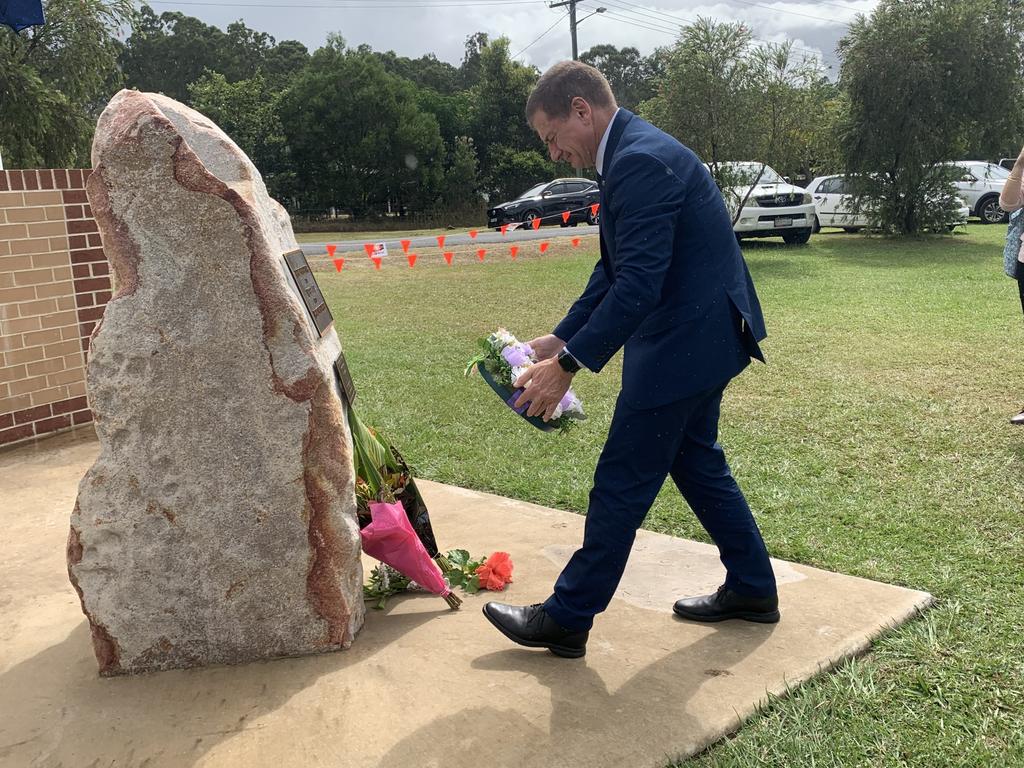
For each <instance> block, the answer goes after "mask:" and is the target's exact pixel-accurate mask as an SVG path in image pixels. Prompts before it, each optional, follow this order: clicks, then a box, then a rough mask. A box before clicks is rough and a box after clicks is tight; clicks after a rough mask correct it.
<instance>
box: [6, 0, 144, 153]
mask: <svg viewBox="0 0 1024 768" xmlns="http://www.w3.org/2000/svg"><path fill="white" fill-rule="evenodd" d="M44 12H45V16H46V24H45V25H43V26H42V27H32V28H30V29H25V30H22V31H21V32H20V33H15V32H13V31H12V30H10V29H9V28H7V27H4V28H3V29H0V152H2V153H3V158H4V162H5V164H7V165H9V166H13V167H32V166H44V167H52V166H56V167H64V166H71V167H78V166H84V165H88V163H89V153H90V145H91V143H92V135H93V130H94V128H95V125H96V118H97V117H98V116H99V112H100V110H101V109H102V107H103V106H104V105H105V104H106V102H107V101H108V100H109V99H110V97H111V96H113V94H114V93H115V92H116V91H117V89H118V88H119V86H120V83H119V76H118V72H117V52H118V41H117V34H118V31H119V30H120V29H121V28H122V27H123V26H125V25H130V24H131V23H132V22H133V19H134V10H133V8H132V3H131V0H48V2H45V3H44Z"/></svg>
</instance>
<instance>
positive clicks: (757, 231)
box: [722, 162, 815, 245]
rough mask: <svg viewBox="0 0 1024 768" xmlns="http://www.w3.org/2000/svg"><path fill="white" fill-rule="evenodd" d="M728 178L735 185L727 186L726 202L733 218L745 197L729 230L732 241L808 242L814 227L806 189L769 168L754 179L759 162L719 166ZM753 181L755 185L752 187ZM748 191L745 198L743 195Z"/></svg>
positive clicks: (809, 198)
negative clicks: (735, 181)
mask: <svg viewBox="0 0 1024 768" xmlns="http://www.w3.org/2000/svg"><path fill="white" fill-rule="evenodd" d="M722 165H723V169H724V171H725V172H726V174H727V175H728V176H730V177H735V178H737V179H739V184H738V185H736V186H732V187H728V188H727V189H726V190H725V192H726V203H727V205H728V206H729V210H730V212H731V213H732V215H733V217H736V209H737V208H738V207H739V204H740V203H741V202H742V201H743V198H744V196H746V198H747V201H746V203H744V205H743V210H742V211H740V214H739V217H737V218H736V223H735V224H733V231H734V232H735V233H736V239H738V240H742V239H743V238H746V237H781V238H782V239H783V240H784V241H785V242H786V243H787V244H789V245H799V244H802V243H806V242H807V241H808V240H810V239H811V231H812V227H813V224H814V213H815V211H814V202H813V201H812V200H811V196H810V195H809V194H807V190H805V189H804V188H803V187H797V186H794V185H793V184H790V183H789V182H787V181H786V180H785V179H784V178H783V177H782V176H780V175H779V174H778V173H776V172H775V171H774V170H773V169H772V168H770V167H769V166H765V167H764V173H762V174H761V178H760V179H758V178H757V174H758V172H759V171H760V170H761V163H752V162H742V163H723V164H722ZM755 180H757V185H756V186H751V185H753V183H754V181H755ZM748 190H749V192H750V194H749V195H747V192H748Z"/></svg>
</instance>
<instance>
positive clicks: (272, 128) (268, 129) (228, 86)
mask: <svg viewBox="0 0 1024 768" xmlns="http://www.w3.org/2000/svg"><path fill="white" fill-rule="evenodd" d="M189 95H190V97H191V101H192V106H193V107H195V108H196V109H197V110H199V111H200V112H202V113H203V114H204V115H206V116H207V117H209V118H210V119H211V120H213V121H214V122H216V123H217V125H219V126H220V127H221V128H222V129H223V130H224V132H225V133H227V134H228V135H229V136H230V137H231V138H232V139H233V140H234V141H235V143H236V144H238V146H239V147H241V149H242V150H243V151H244V152H245V153H246V154H247V155H248V156H249V158H250V159H251V160H252V161H253V163H254V164H255V165H256V167H257V168H258V169H259V171H260V173H261V174H262V175H263V179H264V181H265V182H266V184H267V188H268V190H269V191H270V194H271V195H272V196H274V197H288V196H290V193H291V192H292V191H293V189H294V180H293V177H292V176H291V175H290V174H288V172H287V170H288V169H287V165H286V160H285V157H284V148H285V144H284V131H283V128H282V126H281V120H280V117H279V115H280V110H279V107H278V101H279V100H280V98H281V92H280V91H277V90H275V89H274V88H273V87H272V86H271V85H270V83H269V82H268V80H267V79H266V78H265V77H264V76H263V74H262V73H257V74H256V75H255V76H254V77H252V78H250V79H248V80H239V81H237V82H234V83H230V82H228V80H227V78H225V77H224V75H222V74H220V73H219V72H209V71H208V72H205V73H204V74H203V76H202V77H200V78H199V79H198V80H196V81H195V82H194V83H192V84H191V85H190V86H189Z"/></svg>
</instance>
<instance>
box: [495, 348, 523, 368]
mask: <svg viewBox="0 0 1024 768" xmlns="http://www.w3.org/2000/svg"><path fill="white" fill-rule="evenodd" d="M501 356H502V357H503V358H504V359H505V362H506V363H508V364H509V365H510V366H512V367H513V368H515V367H516V366H517V365H526V364H527V363H529V362H530V358H529V357H527V355H526V353H524V352H523V351H522V350H521V349H518V348H516V347H512V346H508V347H505V348H504V349H503V350H501Z"/></svg>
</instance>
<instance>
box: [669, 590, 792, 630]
mask: <svg viewBox="0 0 1024 768" xmlns="http://www.w3.org/2000/svg"><path fill="white" fill-rule="evenodd" d="M672 610H673V611H675V614H676V616H682V617H683V618H684V619H690V620H691V621H725V620H726V619H745V620H746V621H757V622H760V623H762V624H774V623H775V622H777V621H778V620H779V598H778V597H777V596H775V595H772V596H771V597H744V596H743V595H739V594H736V593H735V592H733V591H732V590H731V589H728V588H726V586H725V585H724V584H723V585H722V586H721V587H719V588H718V591H717V592H715V594H713V595H702V596H701V597H689V598H684V599H683V600H676V604H675V605H674V606H672Z"/></svg>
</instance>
